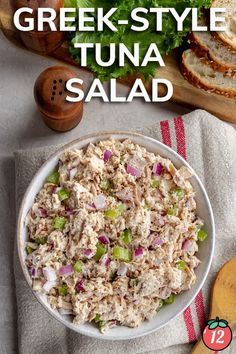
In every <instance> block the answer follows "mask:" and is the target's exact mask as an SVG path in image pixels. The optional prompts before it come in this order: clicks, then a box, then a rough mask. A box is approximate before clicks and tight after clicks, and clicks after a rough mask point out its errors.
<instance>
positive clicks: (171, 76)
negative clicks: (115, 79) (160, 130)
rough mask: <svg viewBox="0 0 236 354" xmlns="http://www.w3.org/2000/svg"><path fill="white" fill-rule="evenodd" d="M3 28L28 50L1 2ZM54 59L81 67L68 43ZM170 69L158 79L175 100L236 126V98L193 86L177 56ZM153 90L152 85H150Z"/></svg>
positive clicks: (169, 59)
mask: <svg viewBox="0 0 236 354" xmlns="http://www.w3.org/2000/svg"><path fill="white" fill-rule="evenodd" d="M0 28H1V29H2V31H3V33H4V35H5V36H6V37H7V38H8V39H9V40H10V41H11V42H14V43H15V44H16V45H17V46H19V47H22V48H25V47H24V45H23V43H22V42H21V40H20V38H19V34H18V33H17V31H16V29H15V28H14V26H13V24H12V10H11V8H10V5H9V0H0ZM50 55H51V57H53V58H55V59H59V60H61V61H63V62H65V63H68V64H72V65H75V66H78V64H76V63H75V62H74V61H73V59H72V58H71V57H70V55H69V52H68V45H67V43H66V42H65V43H64V44H63V45H62V46H61V47H60V48H59V49H57V50H56V51H55V52H53V53H51V54H50ZM165 63H166V67H164V68H158V69H157V73H156V77H157V78H165V79H168V80H170V81H171V82H172V84H173V86H174V95H173V97H172V100H173V101H175V102H178V103H181V104H183V105H185V106H189V107H195V108H201V109H205V110H207V111H208V112H210V113H212V114H214V115H215V116H217V117H219V118H221V119H223V120H225V121H228V122H231V123H235V124H236V98H235V99H232V98H226V97H224V96H220V95H216V94H213V93H208V92H206V91H204V90H201V89H198V88H195V87H194V86H192V85H190V84H189V83H188V82H187V81H186V80H185V79H184V78H183V76H182V75H181V73H180V71H179V68H178V62H177V59H176V57H175V55H172V56H168V57H167V58H166V59H165ZM133 81H134V78H132V77H131V78H127V79H122V80H121V82H123V83H124V84H128V85H132V83H133ZM147 86H148V88H149V84H148V83H147Z"/></svg>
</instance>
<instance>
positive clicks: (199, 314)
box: [195, 290, 206, 333]
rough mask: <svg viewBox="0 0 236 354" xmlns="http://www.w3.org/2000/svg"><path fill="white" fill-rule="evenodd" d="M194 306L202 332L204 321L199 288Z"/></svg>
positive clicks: (201, 295)
mask: <svg viewBox="0 0 236 354" xmlns="http://www.w3.org/2000/svg"><path fill="white" fill-rule="evenodd" d="M195 306H196V312H197V318H198V324H199V328H200V331H201V333H202V332H203V330H204V326H205V321H206V319H205V309H204V303H203V294H202V290H200V291H199V293H198V294H197V296H196V299H195Z"/></svg>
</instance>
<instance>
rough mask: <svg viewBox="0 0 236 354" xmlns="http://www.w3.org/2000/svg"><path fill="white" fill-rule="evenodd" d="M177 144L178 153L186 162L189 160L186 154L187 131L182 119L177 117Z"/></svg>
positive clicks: (175, 122) (175, 120) (175, 121)
mask: <svg viewBox="0 0 236 354" xmlns="http://www.w3.org/2000/svg"><path fill="white" fill-rule="evenodd" d="M174 125H175V133H176V142H177V152H178V154H180V156H182V157H183V158H184V159H185V160H187V154H186V141H185V129H184V122H183V119H182V117H177V118H175V119H174Z"/></svg>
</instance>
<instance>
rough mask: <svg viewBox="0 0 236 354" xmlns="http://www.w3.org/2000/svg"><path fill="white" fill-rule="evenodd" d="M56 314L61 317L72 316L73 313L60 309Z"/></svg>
mask: <svg viewBox="0 0 236 354" xmlns="http://www.w3.org/2000/svg"><path fill="white" fill-rule="evenodd" d="M58 312H59V314H60V315H62V316H66V315H73V311H72V310H69V309H63V308H60V309H58Z"/></svg>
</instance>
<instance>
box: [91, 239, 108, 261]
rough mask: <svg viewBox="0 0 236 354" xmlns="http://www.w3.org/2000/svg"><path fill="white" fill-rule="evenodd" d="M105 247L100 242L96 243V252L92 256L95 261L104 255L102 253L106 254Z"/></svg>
mask: <svg viewBox="0 0 236 354" xmlns="http://www.w3.org/2000/svg"><path fill="white" fill-rule="evenodd" d="M106 252H107V249H106V247H105V246H103V245H102V244H101V243H100V242H98V243H97V251H96V254H95V256H94V258H95V259H96V261H99V259H100V258H102V256H104V254H106Z"/></svg>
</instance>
